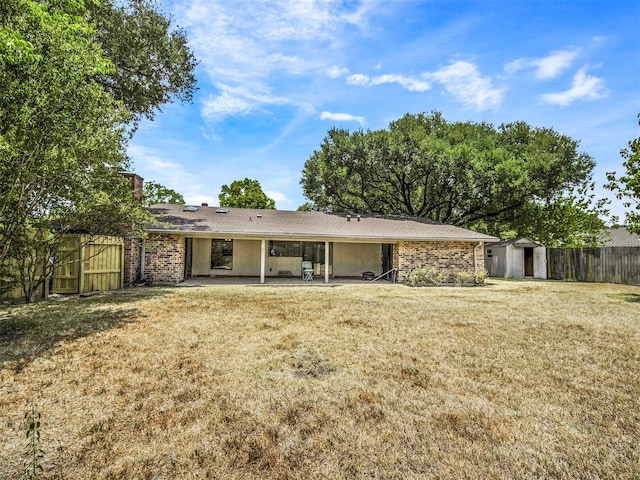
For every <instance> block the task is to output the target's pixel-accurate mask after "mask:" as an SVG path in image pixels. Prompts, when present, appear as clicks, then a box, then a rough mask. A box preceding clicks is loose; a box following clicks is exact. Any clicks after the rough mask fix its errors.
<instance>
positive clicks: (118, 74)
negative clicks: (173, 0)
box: [87, 0, 197, 121]
mask: <svg viewBox="0 0 640 480" xmlns="http://www.w3.org/2000/svg"><path fill="white" fill-rule="evenodd" d="M87 6H88V8H89V10H90V11H91V14H92V19H93V20H94V21H95V23H96V27H97V29H96V35H95V36H96V40H97V41H98V43H99V44H100V46H101V47H102V49H103V50H104V55H105V56H106V57H107V58H109V60H111V62H112V63H113V65H114V67H115V68H114V69H113V71H111V72H109V73H108V74H101V75H99V76H98V77H97V79H98V81H99V83H100V84H101V85H102V86H103V87H104V88H105V89H106V90H107V91H108V92H110V93H111V95H112V96H113V98H115V99H116V100H120V101H122V102H123V104H124V105H125V106H126V107H127V109H128V110H129V112H130V113H131V114H132V115H133V119H134V120H136V121H137V120H139V119H140V118H141V117H146V118H148V119H153V118H154V115H155V112H156V111H157V110H160V108H161V106H162V105H163V104H165V103H167V102H170V101H172V100H173V99H178V100H180V101H182V102H190V101H191V100H192V97H193V92H194V91H195V90H196V79H195V76H194V70H195V67H196V65H197V61H196V59H195V57H194V55H193V53H192V52H191V50H190V49H189V46H188V44H187V37H186V34H185V32H184V31H183V30H182V29H180V28H173V27H172V18H171V17H170V16H168V15H165V14H164V13H162V12H161V11H160V10H159V8H158V5H157V3H156V2H155V1H153V0H124V1H118V0H100V1H99V2H87Z"/></svg>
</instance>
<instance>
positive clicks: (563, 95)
mask: <svg viewBox="0 0 640 480" xmlns="http://www.w3.org/2000/svg"><path fill="white" fill-rule="evenodd" d="M606 95H607V94H606V91H605V88H604V83H603V81H602V79H601V78H598V77H592V76H590V75H587V73H586V68H581V69H580V70H578V71H577V72H576V74H575V75H574V77H573V82H572V83H571V88H569V89H568V90H565V91H564V92H558V93H546V94H544V95H541V97H540V98H541V99H542V101H543V102H545V103H550V104H552V105H561V106H567V105H570V104H572V103H573V102H575V101H578V100H598V99H600V98H604V97H605V96H606Z"/></svg>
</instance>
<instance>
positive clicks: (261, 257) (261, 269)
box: [260, 238, 267, 283]
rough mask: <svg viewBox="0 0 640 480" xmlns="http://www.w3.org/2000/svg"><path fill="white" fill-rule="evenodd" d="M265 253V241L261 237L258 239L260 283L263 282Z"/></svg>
mask: <svg viewBox="0 0 640 480" xmlns="http://www.w3.org/2000/svg"><path fill="white" fill-rule="evenodd" d="M266 255H267V241H266V240H265V239H264V238H263V239H262V240H261V241H260V283H264V271H265V262H266V260H265V258H266Z"/></svg>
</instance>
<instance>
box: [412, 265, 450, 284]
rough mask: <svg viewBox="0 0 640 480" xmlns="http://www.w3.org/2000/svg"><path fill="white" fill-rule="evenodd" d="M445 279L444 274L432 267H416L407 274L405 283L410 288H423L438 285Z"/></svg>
mask: <svg viewBox="0 0 640 480" xmlns="http://www.w3.org/2000/svg"><path fill="white" fill-rule="evenodd" d="M444 279H445V275H444V273H442V272H441V271H440V269H439V268H437V267H434V266H432V265H426V266H424V267H418V268H414V269H413V270H411V271H410V272H409V273H407V276H406V278H405V283H406V284H407V285H409V286H411V287H424V286H427V285H440V284H441V283H442V282H443V281H444Z"/></svg>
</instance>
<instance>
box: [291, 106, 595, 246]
mask: <svg viewBox="0 0 640 480" xmlns="http://www.w3.org/2000/svg"><path fill="white" fill-rule="evenodd" d="M594 166H595V162H594V160H593V159H592V158H591V157H590V156H588V155H586V154H585V153H581V152H579V151H578V142H576V141H575V140H572V139H571V138H569V137H567V136H565V135H561V134H559V133H557V132H555V131H554V130H552V129H548V128H534V127H531V126H529V125H528V124H526V123H524V122H515V123H510V124H506V125H501V126H500V127H499V128H497V129H496V128H494V127H493V126H492V125H490V124H487V123H472V122H454V123H449V122H447V121H446V120H445V119H443V118H442V116H441V114H440V113H438V112H432V113H431V114H419V115H409V114H407V115H405V116H404V117H402V118H401V119H399V120H396V121H394V122H391V124H390V125H389V129H388V130H377V131H366V132H364V131H362V130H359V131H355V132H353V133H350V132H349V131H347V130H341V129H332V130H330V131H329V133H328V136H327V137H326V138H325V139H324V141H323V143H322V145H321V146H320V149H319V150H316V151H315V152H314V153H313V155H312V156H311V157H310V158H309V159H308V160H307V161H306V163H305V166H304V170H303V175H302V180H301V184H302V186H303V190H304V193H305V196H306V197H307V198H308V199H309V200H310V202H311V207H309V208H315V209H319V210H327V211H347V212H358V213H379V214H391V215H407V216H418V217H427V218H431V219H433V220H437V221H441V222H445V223H449V224H453V225H457V226H462V227H466V228H471V229H475V230H479V231H484V232H487V233H490V234H493V235H498V234H499V233H500V232H501V231H509V230H511V231H515V232H516V236H523V235H524V233H523V232H525V231H526V232H527V236H528V237H529V238H531V239H532V240H543V239H544V240H550V241H553V242H556V243H563V242H566V240H567V238H569V237H570V236H573V237H578V238H579V237H580V235H581V234H583V233H591V232H585V231H584V230H583V229H585V228H592V227H593V226H594V225H595V224H596V223H597V222H595V221H589V222H588V221H586V219H589V220H594V219H595V218H597V217H598V215H600V214H606V213H607V212H606V210H605V209H604V206H605V204H606V200H605V201H595V199H594V198H593V196H590V194H589V192H590V189H592V188H593V182H592V181H591V172H592V171H593V168H594ZM558 206H560V207H561V208H558ZM531 212H534V213H535V214H536V217H535V221H534V222H530V221H529V216H530V215H531ZM558 216H563V217H566V219H568V221H567V222H566V224H567V226H566V227H565V231H562V232H560V233H559V234H556V233H552V234H551V235H550V234H548V232H550V231H551V230H552V229H554V228H556V226H557V224H562V222H556V223H554V222H552V219H553V221H555V220H556V218H557V217H558ZM562 225H564V224H562ZM599 225H601V224H599ZM599 225H598V228H599ZM552 235H553V238H551V236H552Z"/></svg>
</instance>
